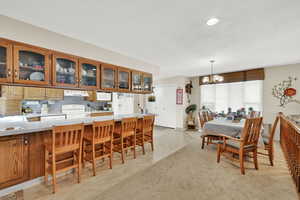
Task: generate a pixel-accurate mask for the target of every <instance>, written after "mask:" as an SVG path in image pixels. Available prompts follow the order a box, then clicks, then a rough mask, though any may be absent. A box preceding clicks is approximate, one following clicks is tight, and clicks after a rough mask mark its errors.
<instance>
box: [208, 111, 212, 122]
mask: <svg viewBox="0 0 300 200" xmlns="http://www.w3.org/2000/svg"><path fill="white" fill-rule="evenodd" d="M207 119H208V121H212V120H214V115H213V113H212V112H208V111H207Z"/></svg>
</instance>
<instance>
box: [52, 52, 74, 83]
mask: <svg viewBox="0 0 300 200" xmlns="http://www.w3.org/2000/svg"><path fill="white" fill-rule="evenodd" d="M53 75H54V76H53V78H54V80H53V81H54V85H57V86H63V87H78V59H77V58H76V57H73V56H68V55H62V54H54V55H53Z"/></svg>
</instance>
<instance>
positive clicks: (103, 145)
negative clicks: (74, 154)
mask: <svg viewBox="0 0 300 200" xmlns="http://www.w3.org/2000/svg"><path fill="white" fill-rule="evenodd" d="M114 126H115V122H114V120H108V121H100V122H93V129H92V131H86V132H85V134H84V136H83V163H85V161H87V162H90V163H91V164H92V166H93V175H94V176H96V161H97V160H99V159H104V158H109V168H110V169H112V158H113V151H112V148H113V132H114ZM83 166H84V165H83Z"/></svg>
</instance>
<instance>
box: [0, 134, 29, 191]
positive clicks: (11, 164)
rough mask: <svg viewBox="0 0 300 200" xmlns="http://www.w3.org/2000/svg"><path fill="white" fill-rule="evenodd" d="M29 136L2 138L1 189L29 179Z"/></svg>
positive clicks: (0, 148) (0, 159)
mask: <svg viewBox="0 0 300 200" xmlns="http://www.w3.org/2000/svg"><path fill="white" fill-rule="evenodd" d="M28 145H29V140H28V137H27V136H24V135H20V136H13V137H2V138H0V155H1V156H0V171H1V173H0V189H1V188H4V187H8V186H11V185H14V184H17V183H21V182H23V181H25V180H28V179H29V154H28V153H29V147H28Z"/></svg>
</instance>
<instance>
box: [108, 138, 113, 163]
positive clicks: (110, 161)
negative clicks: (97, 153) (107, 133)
mask: <svg viewBox="0 0 300 200" xmlns="http://www.w3.org/2000/svg"><path fill="white" fill-rule="evenodd" d="M112 158H113V142H112V140H111V141H110V155H109V168H110V169H112Z"/></svg>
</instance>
